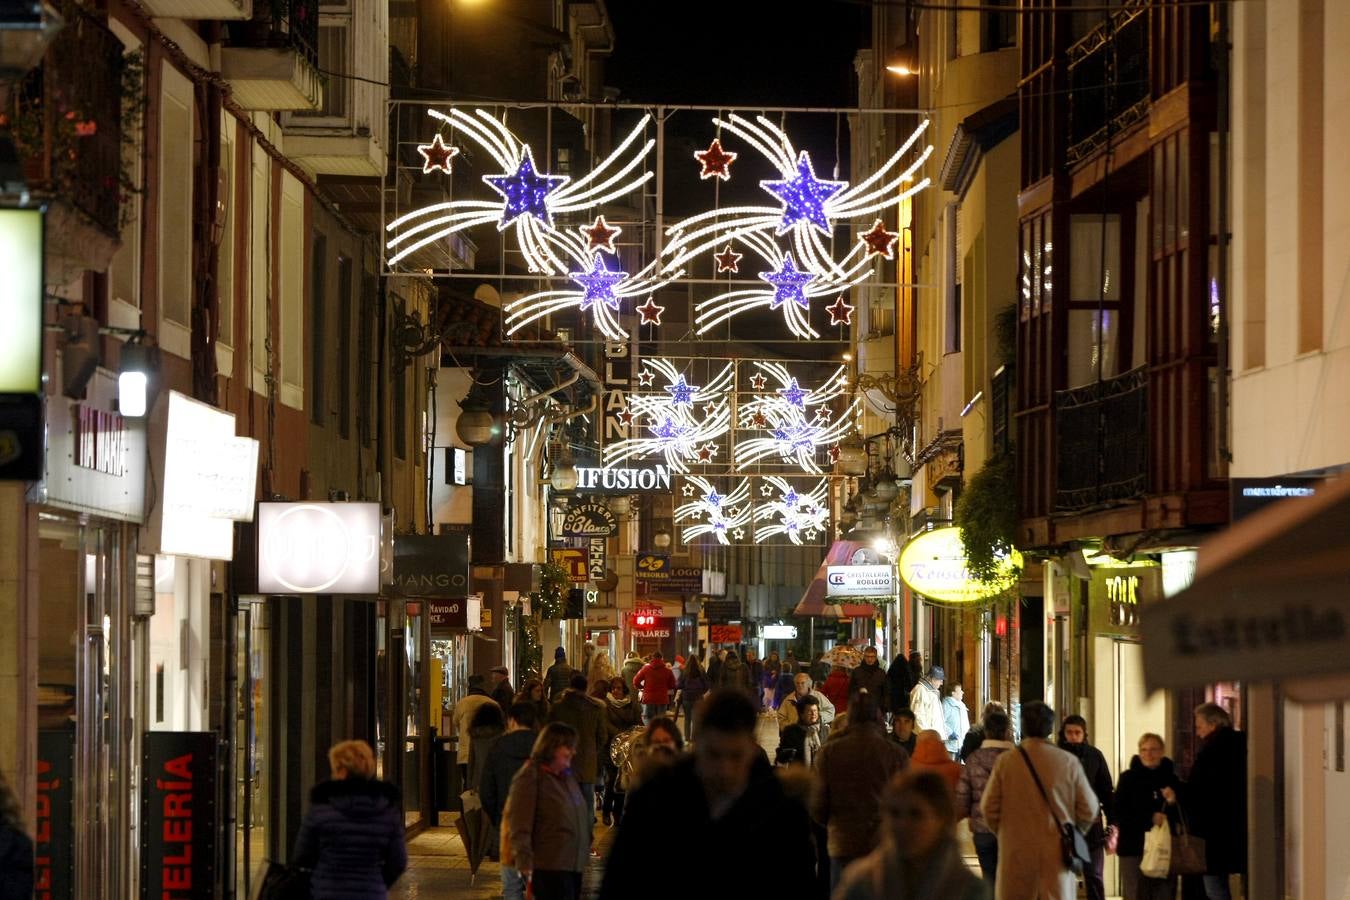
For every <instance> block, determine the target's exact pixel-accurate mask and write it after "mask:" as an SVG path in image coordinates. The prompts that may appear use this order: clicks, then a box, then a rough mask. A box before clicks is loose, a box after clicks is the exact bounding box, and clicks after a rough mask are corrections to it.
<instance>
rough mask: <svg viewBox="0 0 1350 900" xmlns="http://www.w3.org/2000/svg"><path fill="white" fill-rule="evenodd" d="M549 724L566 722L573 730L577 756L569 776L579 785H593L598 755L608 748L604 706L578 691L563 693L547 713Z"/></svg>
mask: <svg viewBox="0 0 1350 900" xmlns="http://www.w3.org/2000/svg"><path fill="white" fill-rule="evenodd" d="M548 719H549V721H550V722H566V723H567V724H568V725H571V726H572V727H573V728H575V729H576V730H577V753H576V756H574V757H572V772H573V773H574V774H575V775H576V776H577V781H580V782H581V783H582V784H595V782H596V778H597V777H598V775H599V772H600V751H601V750H604V749H605V748H606V747H608V746H609V716H608V714H607V713H606V710H605V704H603V703H601V702H600V701H599V700H596V699H594V698H593V697H587V696H586V695H585V694H583V693H582V692H581V691H574V690H572V689H571V688H568V689H567V690H565V691H563V695H562V699H561V700H559V701H558V702H557V703H555V704H553V709H551V710H549V714H548Z"/></svg>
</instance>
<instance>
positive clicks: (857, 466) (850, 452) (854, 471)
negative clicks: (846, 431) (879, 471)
mask: <svg viewBox="0 0 1350 900" xmlns="http://www.w3.org/2000/svg"><path fill="white" fill-rule="evenodd" d="M839 468H840V471H842V472H843V473H844V474H845V475H851V476H855V477H856V476H858V475H864V474H866V472H867V448H866V447H864V446H863V442H862V438H861V437H859V436H858V433H857V432H856V431H855V432H854V433H852V434H850V435H849V436H848V437H846V438H844V440H843V441H841V442H840V444H839Z"/></svg>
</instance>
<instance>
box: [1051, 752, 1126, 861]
mask: <svg viewBox="0 0 1350 900" xmlns="http://www.w3.org/2000/svg"><path fill="white" fill-rule="evenodd" d="M1059 749H1061V750H1064V751H1067V752H1068V753H1071V754H1073V755H1074V756H1076V757H1077V758H1078V761H1079V762H1080V763H1082V765H1083V774H1085V775H1087V780H1088V784H1090V785H1092V792H1093V793H1094V794H1096V795H1097V804H1098V806H1099V807H1100V808H1101V815H1104V816H1106V818H1107V819H1110V818H1111V796H1112V794H1113V793H1114V791H1113V789H1112V787H1111V768H1110V766H1108V765H1107V764H1106V757H1105V756H1104V755H1102V751H1100V750H1098V749H1097V748H1096V747H1094V746H1092V745H1091V744H1089V743H1086V742H1084V743H1082V744H1069V743H1062V744H1060V745H1059ZM1100 819H1101V817H1100V816H1098V820H1097V821H1096V822H1094V823H1093V824H1092V830H1091V831H1090V832H1089V833H1088V841H1089V843H1091V844H1093V845H1096V844H1098V843H1100V842H1102V841H1105V839H1106V831H1105V829H1104V828H1102V825H1101V821H1100Z"/></svg>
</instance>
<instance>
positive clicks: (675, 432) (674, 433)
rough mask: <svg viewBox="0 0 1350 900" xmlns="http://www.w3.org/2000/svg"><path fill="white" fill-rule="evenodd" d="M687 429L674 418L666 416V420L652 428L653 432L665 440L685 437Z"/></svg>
mask: <svg viewBox="0 0 1350 900" xmlns="http://www.w3.org/2000/svg"><path fill="white" fill-rule="evenodd" d="M687 430H688V429H687V428H685V427H683V426H681V425H679V424H677V423H676V422H675V420H674V419H672V418H670V417H669V416H666V419H665V421H664V422H662V423H661V424H660V425H658V426H656V427H655V428H653V429H652V434H654V435H656V436H657V437H659V438H661V439H663V440H667V441H675V440H679V439H680V438H681V437H683V436H684V433H685V432H686V431H687Z"/></svg>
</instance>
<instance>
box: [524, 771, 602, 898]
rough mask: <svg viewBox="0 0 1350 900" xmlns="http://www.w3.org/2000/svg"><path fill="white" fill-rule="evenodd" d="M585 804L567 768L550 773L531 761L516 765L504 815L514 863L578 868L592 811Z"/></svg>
mask: <svg viewBox="0 0 1350 900" xmlns="http://www.w3.org/2000/svg"><path fill="white" fill-rule="evenodd" d="M587 806H588V804H587V803H586V799H585V796H584V795H583V794H582V793H581V787H580V786H579V785H578V784H577V779H576V776H574V775H573V774H572V772H570V771H568V772H564V773H563V774H561V775H554V774H553V773H552V772H550V771H548V770H547V769H545V768H544V767H543V766H541V765H539V764H538V763H534V762H532V763H529V764H528V765H525V766H522V767H521V769H520V771H519V772H517V773H516V777H515V778H514V779H512V781H511V793H510V795H509V796H508V797H507V800H506V814H505V819H504V822H505V829H506V833H507V835H508V843H510V845H511V851H510V855H511V858H512V864H513V865H514V866H515V868H517V869H519V870H521V871H522V872H533V871H535V870H537V869H544V870H547V871H552V872H581V871H584V870H585V868H586V862H587V858H588V857H589V855H590V850H591V841H590V820H591V818H592V817H593V816H594V815H595V811H594V810H592V809H588V808H587Z"/></svg>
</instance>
